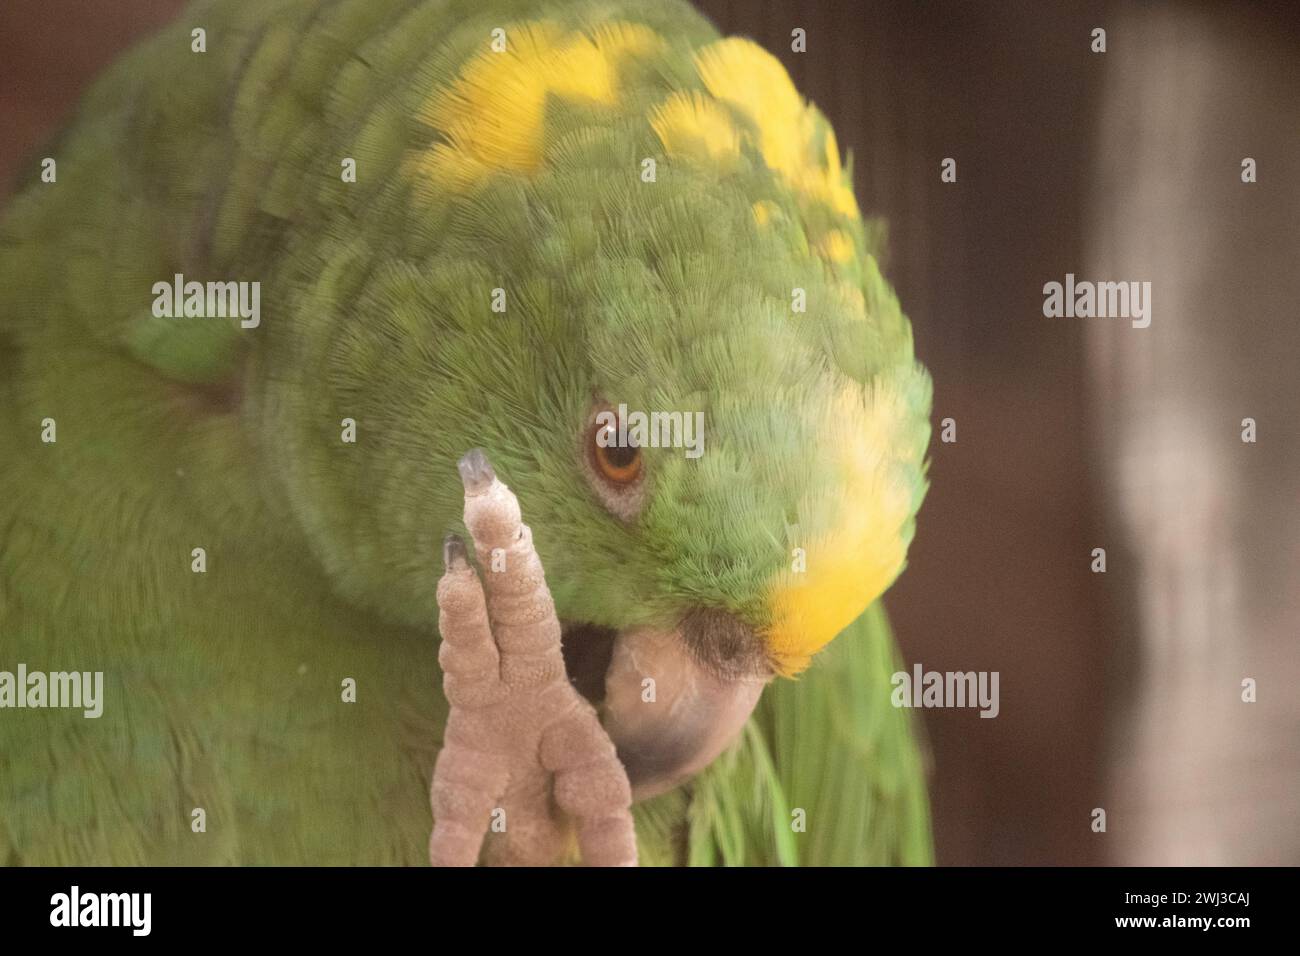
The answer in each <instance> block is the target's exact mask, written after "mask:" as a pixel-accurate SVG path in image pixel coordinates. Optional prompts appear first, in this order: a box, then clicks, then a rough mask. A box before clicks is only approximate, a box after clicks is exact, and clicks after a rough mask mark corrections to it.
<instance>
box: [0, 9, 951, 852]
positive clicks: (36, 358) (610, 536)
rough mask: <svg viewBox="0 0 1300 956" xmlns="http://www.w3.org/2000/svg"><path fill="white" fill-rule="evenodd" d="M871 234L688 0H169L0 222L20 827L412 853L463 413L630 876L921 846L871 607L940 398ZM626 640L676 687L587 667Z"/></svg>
mask: <svg viewBox="0 0 1300 956" xmlns="http://www.w3.org/2000/svg"><path fill="white" fill-rule="evenodd" d="M882 242H883V229H882V228H881V227H880V225H879V224H876V223H871V222H868V221H865V220H864V219H863V218H862V216H861V214H860V213H859V210H858V206H857V203H856V201H855V199H854V195H853V190H852V185H851V175H850V171H849V169H848V168H847V167H845V166H844V165H842V164H841V160H840V155H839V151H838V147H837V145H836V140H835V136H834V133H833V131H832V130H831V128H830V126H829V124H828V123H827V121H826V120H825V118H824V117H823V116H822V115H821V114H820V113H819V112H818V111H817V110H816V109H815V108H814V107H812V106H811V105H809V104H808V103H807V102H806V101H805V100H804V99H803V98H802V97H801V96H800V95H799V94H798V93H797V91H796V90H795V89H794V87H793V86H792V84H791V82H790V79H789V77H788V75H787V74H786V72H785V70H784V69H783V68H782V67H781V65H780V63H779V62H778V61H777V60H776V59H775V58H773V57H772V56H771V55H770V54H768V53H766V52H764V51H763V50H762V49H761V48H760V47H758V46H757V45H756V44H754V43H752V42H751V41H748V40H745V39H742V38H734V37H733V38H723V37H721V36H719V34H718V33H717V31H716V30H715V29H714V28H713V26H712V25H711V24H710V23H708V21H707V20H705V19H704V18H703V17H702V16H700V15H699V14H698V13H697V12H695V11H694V10H693V9H692V8H690V7H689V6H688V5H686V4H685V3H681V2H665V3H656V4H643V3H638V2H633V0H574V2H559V0H276V2H269V0H215V2H210V3H199V4H196V5H194V6H192V7H190V8H189V9H187V10H186V11H185V12H184V13H183V14H182V15H181V16H180V17H179V18H178V19H177V20H176V21H175V22H174V23H173V24H171V25H170V26H169V27H167V28H165V29H164V30H162V31H161V32H159V33H158V34H157V35H155V36H153V37H152V38H150V39H148V40H147V41H146V42H144V43H143V44H141V45H140V46H139V47H138V48H136V49H135V50H133V51H132V52H130V53H129V54H128V55H126V56H124V57H123V58H122V59H121V60H119V61H118V62H117V63H116V64H115V65H114V66H113V67H111V68H110V69H109V70H107V71H106V72H105V74H104V75H103V76H102V77H101V78H100V79H99V80H98V81H97V82H96V84H95V85H94V86H93V88H92V89H91V90H90V91H89V93H88V94H87V95H86V96H85V98H84V99H83V101H82V103H81V105H80V107H79V110H78V112H77V114H76V117H75V119H74V120H73V121H72V122H71V124H70V125H69V126H68V127H67V128H66V129H65V130H64V131H63V132H62V133H61V134H60V135H59V136H58V138H57V139H56V141H55V142H53V143H51V144H50V145H49V146H48V147H47V149H46V150H45V151H44V152H43V153H42V154H41V156H39V157H37V162H35V163H34V164H33V166H32V168H31V172H30V175H28V176H27V177H26V179H25V180H24V181H23V182H22V184H21V186H20V189H19V191H18V193H17V194H16V196H15V197H14V198H13V199H12V200H11V202H10V203H9V205H8V208H7V210H6V211H5V215H4V219H3V223H2V225H0V860H2V861H4V862H6V863H8V864H11V865H19V864H24V865H30V864H36V865H41V864H75V865H84V864H109V865H122V864H250V863H255V864H274V865H278V864H329V865H336V864H416V863H421V862H427V861H428V858H429V856H428V854H429V838H430V832H431V829H432V828H433V826H434V820H433V819H432V814H431V809H430V781H431V778H432V774H433V770H434V763H435V759H436V758H437V756H438V753H439V750H440V747H441V744H442V739H443V733H444V729H445V728H446V726H447V720H448V715H449V705H448V703H447V697H446V696H445V695H444V693H443V691H442V680H441V672H440V670H439V663H438V654H439V629H438V620H439V605H438V596H437V585H438V581H439V577H440V575H441V574H442V573H443V558H442V555H443V537H444V534H445V533H447V532H449V531H455V532H463V530H464V528H465V524H464V519H463V509H464V506H465V497H464V494H465V490H464V488H463V487H462V481H461V477H462V476H461V475H458V472H457V463H458V461H461V459H462V457H463V456H464V455H465V454H466V452H468V451H469V450H470V449H474V448H481V449H483V451H484V453H485V454H486V458H487V460H490V462H491V466H492V468H494V469H495V473H496V474H497V475H498V476H499V477H500V480H501V481H502V482H504V483H505V484H507V485H508V486H509V488H510V489H511V490H512V491H513V493H514V494H515V495H516V496H517V500H518V503H519V508H520V509H521V511H522V515H523V518H524V520H525V521H526V522H527V525H528V527H529V528H531V531H532V535H533V540H534V542H535V546H536V553H537V555H538V556H539V557H540V559H541V562H542V566H543V567H544V569H545V581H546V584H547V585H548V586H549V589H550V593H551V596H552V598H553V602H554V613H555V615H556V616H557V618H558V621H559V624H560V627H561V628H562V633H563V638H562V645H563V648H562V649H563V656H564V661H565V664H566V666H567V668H568V675H569V678H570V680H571V681H572V686H574V687H576V688H577V689H578V690H579V691H581V692H582V694H583V695H584V697H585V698H586V699H587V700H589V701H590V703H591V705H592V706H593V707H594V708H596V711H597V712H598V714H599V717H600V721H601V723H602V725H603V727H604V728H605V730H607V731H608V735H609V740H610V741H611V742H612V743H613V745H614V746H615V747H616V748H617V753H618V756H619V759H620V761H621V763H622V765H623V766H624V767H625V769H626V772H627V777H628V779H629V781H630V785H631V787H632V790H633V792H634V793H635V794H636V796H637V798H638V802H637V803H636V805H635V807H634V810H633V813H634V819H635V840H636V845H637V854H638V857H639V861H640V863H641V864H642V865H658V864H702V865H710V864H718V865H840V864H846V865H859V864H925V863H929V862H931V859H932V850H931V839H930V832H929V819H928V805H927V796H926V788H925V781H924V766H923V759H922V757H921V752H920V748H919V746H918V740H917V734H916V731H915V729H914V728H913V726H912V718H911V716H910V715H909V713H908V711H907V710H904V709H897V708H895V707H893V706H891V703H890V696H891V694H890V692H891V675H892V674H893V673H894V672H896V671H897V670H899V669H900V663H901V661H900V657H899V654H898V651H897V649H896V647H895V645H894V643H893V639H892V637H891V635H890V631H889V627H888V624H887V620H886V617H885V613H884V611H883V609H882V608H881V605H880V601H879V598H880V595H881V594H882V593H883V592H884V591H885V589H886V588H887V587H888V586H889V585H890V584H891V583H892V582H893V580H894V579H895V578H896V577H897V575H898V574H899V573H900V572H901V570H902V569H903V567H904V564H905V558H906V551H907V548H908V545H909V543H910V541H911V538H912V535H913V530H914V523H915V515H916V512H917V509H918V508H919V506H920V503H921V500H922V497H923V495H924V493H925V488H926V477H925V475H926V461H925V454H926V447H927V445H928V442H929V435H930V427H929V421H928V419H929V412H930V401H931V386H930V380H929V377H928V375H927V373H926V372H925V370H924V369H923V368H922V366H921V365H920V364H919V363H918V362H917V361H916V359H915V356H914V352H913V346H912V336H911V330H910V326H909V324H908V321H907V319H906V318H905V316H904V315H903V314H902V312H901V311H900V308H899V304H898V301H897V299H896V297H895V295H894V293H893V292H892V290H891V288H890V286H889V285H888V283H887V282H886V280H885V279H884V278H883V277H882V275H881V271H880V266H879V261H878V257H879V256H880V253H881V246H882ZM638 415H639V416H640V417H639V418H638ZM646 422H649V423H650V424H649V427H648V428H647V427H645V424H646ZM625 433H626V434H625ZM647 629H649V630H651V631H656V629H657V631H656V632H657V633H665V634H671V635H675V636H674V638H673V639H672V640H666V641H663V642H661V643H660V644H659V645H658V646H657V647H656V649H655V650H654V654H655V655H657V656H656V657H654V659H653V661H652V662H651V664H648V665H647V664H646V663H645V662H644V661H642V662H641V663H640V664H638V665H637V666H642V667H649V668H650V669H651V670H653V672H654V673H655V674H662V675H665V677H664V680H665V682H667V683H671V675H673V674H677V675H685V677H683V678H682V680H681V681H679V683H678V684H677V685H674V686H672V687H668V688H661V693H663V694H665V695H666V696H667V698H668V700H667V703H668V705H669V706H656V705H655V704H654V700H655V694H654V689H653V686H652V685H653V684H654V681H653V680H650V681H649V682H648V683H646V682H644V681H643V682H642V683H643V684H645V686H647V687H650V690H649V691H648V692H647V693H643V694H637V693H627V692H626V688H624V689H623V690H622V691H620V692H619V693H618V694H617V695H615V694H613V693H612V692H611V693H606V691H607V690H609V689H610V688H609V687H607V686H606V684H607V681H606V678H607V676H608V675H611V674H612V673H613V671H614V669H615V665H616V664H617V662H618V661H620V660H623V659H627V658H628V657H629V653H630V652H629V650H628V646H629V645H628V644H627V642H628V641H629V635H633V634H641V633H645V632H646V631H647ZM835 638H838V639H836V640H832V639H835ZM641 650H644V648H641ZM633 656H635V655H633ZM20 668H21V670H22V671H23V672H24V673H26V674H27V675H28V676H27V678H26V680H25V681H24V682H22V683H20V682H19V680H18V674H19V671H20ZM649 672H650V671H646V673H649ZM37 673H41V674H50V675H53V674H59V673H64V674H67V673H77V674H80V675H81V676H82V677H83V678H84V681H83V684H84V686H83V691H84V692H85V693H86V694H89V693H90V688H91V687H92V686H94V685H95V682H96V681H100V682H102V685H101V686H102V692H101V694H100V699H99V700H98V701H97V703H96V707H97V708H98V709H101V711H102V712H101V713H100V715H99V716H97V717H95V716H87V713H88V712H89V711H88V710H86V709H85V708H78V707H70V706H63V705H65V704H67V701H66V700H63V701H60V700H58V699H56V697H57V696H58V695H57V694H55V693H54V688H55V679H54V678H51V680H50V683H48V684H46V683H45V682H44V681H42V680H37V679H36V678H34V677H32V676H31V675H32V674H37ZM612 679H613V678H612V677H609V680H610V681H612ZM755 680H757V681H758V682H759V684H760V689H761V690H762V693H761V696H759V694H758V693H757V692H756V691H755V692H754V693H749V691H743V692H742V691H739V690H737V688H739V687H740V686H741V685H742V684H745V685H746V686H751V687H752V685H753V683H754V681H755ZM64 690H65V691H66V690H67V687H66V685H65V687H64ZM65 697H66V694H65ZM755 701H757V703H755ZM660 703H661V704H662V703H663V701H660Z"/></svg>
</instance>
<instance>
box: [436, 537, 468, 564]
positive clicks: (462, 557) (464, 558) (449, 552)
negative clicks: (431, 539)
mask: <svg viewBox="0 0 1300 956" xmlns="http://www.w3.org/2000/svg"><path fill="white" fill-rule="evenodd" d="M468 563H469V557H468V553H467V552H466V550H465V542H464V541H463V540H461V537H460V535H458V534H454V533H448V534H447V535H446V537H444V538H443V539H442V564H443V567H444V568H446V569H447V570H448V571H454V570H459V569H460V568H462V567H464V566H465V565H466V564H468Z"/></svg>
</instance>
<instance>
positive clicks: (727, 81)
mask: <svg viewBox="0 0 1300 956" xmlns="http://www.w3.org/2000/svg"><path fill="white" fill-rule="evenodd" d="M695 68H696V70H697V72H698V73H699V75H700V79H701V80H702V81H703V82H704V86H705V88H706V89H707V90H708V91H709V92H710V93H712V94H713V95H714V96H715V97H717V98H718V99H719V100H722V101H723V102H725V103H728V104H730V105H731V106H733V107H734V108H735V109H737V110H738V111H740V112H741V113H742V114H743V115H744V116H745V117H746V118H747V119H748V120H749V121H750V122H751V123H752V124H753V125H754V127H755V128H756V129H757V130H758V137H759V141H758V149H759V152H760V153H761V154H762V157H763V162H765V163H766V164H767V166H768V168H769V169H771V170H773V171H774V172H777V173H779V174H780V175H781V176H782V177H783V178H784V179H785V180H786V182H787V183H789V185H790V186H791V188H793V189H794V190H795V191H796V192H799V193H801V194H802V195H804V196H806V197H807V198H809V199H813V200H816V201H818V202H821V203H824V204H825V205H827V206H829V207H830V208H831V209H833V210H835V211H836V212H837V213H839V214H840V215H842V216H847V217H849V218H857V217H858V216H859V213H858V203H857V200H856V199H855V198H854V196H853V189H852V188H851V187H850V186H849V185H848V183H847V182H846V181H845V176H844V170H843V167H842V166H841V165H840V154H839V148H838V146H837V145H836V142H835V134H834V132H833V131H832V130H831V129H830V128H829V126H827V125H826V124H821V125H822V127H823V129H824V140H823V145H822V149H821V155H820V156H819V155H818V150H817V147H816V142H815V140H816V135H817V130H818V123H817V117H816V114H815V113H814V112H813V110H812V108H811V107H810V106H809V105H808V104H807V103H806V102H805V101H804V99H803V97H801V96H800V95H799V91H798V90H796V89H795V88H794V84H793V83H792V82H791V81H790V75H789V74H788V73H786V71H785V67H783V66H782V65H781V61H780V60H778V59H777V58H776V57H774V56H772V54H770V53H768V52H767V51H766V50H764V49H763V48H762V47H760V46H759V45H758V44H756V43H754V42H753V41H751V40H746V39H743V38H741V37H728V38H727V39H725V40H719V41H718V42H717V43H712V44H710V45H709V46H706V47H704V48H703V49H702V50H700V51H699V52H698V53H697V54H696V57H695Z"/></svg>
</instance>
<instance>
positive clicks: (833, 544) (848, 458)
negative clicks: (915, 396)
mask: <svg viewBox="0 0 1300 956" xmlns="http://www.w3.org/2000/svg"><path fill="white" fill-rule="evenodd" d="M906 414H907V413H906V409H905V406H904V402H903V400H902V398H901V396H899V395H898V394H896V393H895V392H893V391H892V390H891V389H888V388H887V387H883V386H880V385H874V386H868V387H867V388H865V389H864V388H861V387H859V386H856V385H854V386H850V387H849V388H847V389H846V390H845V391H844V392H842V393H840V395H838V396H837V397H836V399H835V400H834V402H833V403H832V404H831V407H830V409H829V410H828V412H827V415H826V418H825V419H824V421H825V422H826V425H825V431H824V434H823V436H822V437H821V439H820V441H819V447H820V448H821V449H823V450H824V453H825V454H826V455H828V456H830V457H831V459H832V461H831V467H832V468H833V469H834V471H833V474H834V479H833V481H832V482H831V485H830V488H829V489H828V491H827V492H826V494H827V495H829V496H833V498H834V499H835V501H834V503H831V502H805V503H804V504H805V507H806V508H807V509H808V510H813V511H818V510H821V508H820V507H819V505H820V506H823V507H824V506H829V507H830V508H831V510H832V511H833V512H836V513H837V514H838V518H837V520H836V521H834V523H833V524H831V525H830V526H829V528H828V530H826V531H825V532H823V533H822V534H820V535H819V536H818V537H817V538H815V539H814V540H812V541H810V542H808V543H807V544H806V545H801V543H800V542H793V544H794V545H795V546H802V547H804V553H805V555H804V556H805V568H806V570H804V571H796V570H794V569H793V568H787V569H786V570H785V571H784V572H782V574H781V575H780V577H779V578H778V579H777V580H776V582H775V584H774V586H773V587H772V589H771V591H770V592H769V595H768V609H769V612H770V616H771V620H770V624H769V627H768V633H767V646H768V651H769V653H770V654H771V656H772V659H773V662H774V663H775V665H776V667H777V669H778V672H779V673H781V674H782V675H783V676H786V677H789V676H792V675H794V674H797V673H798V672H799V671H801V670H803V669H804V668H805V667H807V666H808V664H809V662H810V661H811V659H812V655H813V654H815V653H816V652H817V651H818V650H820V649H821V648H822V647H824V646H825V645H826V644H827V643H829V642H830V641H831V640H832V639H833V638H834V637H835V636H836V635H837V634H839V633H840V632H841V631H842V630H844V629H845V628H846V627H848V626H849V625H850V624H851V623H853V621H854V620H855V619H856V618H857V617H858V616H859V615H860V614H862V612H863V611H865V610H866V609H867V608H868V607H869V606H870V605H871V603H872V602H873V601H875V600H876V598H878V597H879V596H880V595H881V594H883V593H884V591H885V589H886V588H887V587H889V585H890V584H892V583H893V582H894V579H895V578H896V577H898V575H899V573H900V572H901V571H902V569H903V563H904V560H905V558H906V556H907V543H906V540H905V538H906V535H905V527H906V525H907V522H908V521H909V519H910V518H911V515H912V492H911V490H910V489H909V488H908V487H907V485H906V484H905V483H904V482H903V481H902V480H900V478H899V476H898V475H897V473H896V471H895V468H894V462H893V460H892V455H891V452H890V449H891V448H893V447H895V444H896V440H897V439H896V437H895V430H896V427H897V425H896V423H898V422H901V421H904V420H905V419H906Z"/></svg>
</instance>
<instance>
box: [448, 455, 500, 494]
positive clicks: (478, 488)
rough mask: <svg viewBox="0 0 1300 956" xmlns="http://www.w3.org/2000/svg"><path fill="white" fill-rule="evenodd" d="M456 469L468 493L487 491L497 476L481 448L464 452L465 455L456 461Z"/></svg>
mask: <svg viewBox="0 0 1300 956" xmlns="http://www.w3.org/2000/svg"><path fill="white" fill-rule="evenodd" d="M456 469H457V470H458V471H459V472H460V480H461V482H462V483H463V484H464V485H465V493H466V494H469V495H481V494H482V493H483V492H485V491H487V490H488V486H489V485H491V484H492V482H493V481H494V480H495V479H496V476H497V474H496V472H495V471H493V470H492V465H491V463H490V462H489V461H488V460H487V455H485V454H484V453H483V449H482V448H474V449H471V450H470V451H468V452H466V453H465V457H464V458H462V459H461V460H460V461H459V462H457V463H456Z"/></svg>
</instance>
